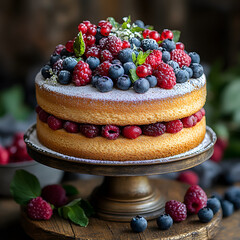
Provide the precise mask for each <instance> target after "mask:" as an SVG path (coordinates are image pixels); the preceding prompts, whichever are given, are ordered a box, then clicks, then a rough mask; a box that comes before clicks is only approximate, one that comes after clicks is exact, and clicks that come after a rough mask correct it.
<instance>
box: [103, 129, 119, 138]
mask: <svg viewBox="0 0 240 240" xmlns="http://www.w3.org/2000/svg"><path fill="white" fill-rule="evenodd" d="M119 134H120V129H119V127H117V126H114V125H106V126H105V127H103V128H102V136H103V137H105V138H107V139H110V140H115V139H117V138H118V136H119Z"/></svg>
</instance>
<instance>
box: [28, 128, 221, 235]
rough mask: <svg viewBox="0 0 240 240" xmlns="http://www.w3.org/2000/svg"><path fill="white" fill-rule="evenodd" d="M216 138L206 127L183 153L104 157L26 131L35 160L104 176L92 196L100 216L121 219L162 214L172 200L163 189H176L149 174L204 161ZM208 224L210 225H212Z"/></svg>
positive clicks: (120, 220) (216, 217) (121, 220)
mask: <svg viewBox="0 0 240 240" xmlns="http://www.w3.org/2000/svg"><path fill="white" fill-rule="evenodd" d="M215 141H216V135H215V133H214V132H213V130H212V129H211V128H209V127H207V131H206V134H205V138H204V140H203V142H202V143H201V144H200V145H199V146H198V147H196V148H194V149H192V150H190V151H188V152H186V153H183V154H179V155H175V156H171V157H168V158H160V159H153V160H141V161H103V160H91V159H82V158H76V157H72V156H67V155H63V154H60V153H58V152H55V151H53V150H50V149H48V148H46V147H45V146H43V145H42V144H41V143H40V142H39V141H38V138H37V135H36V126H35V125H33V126H32V127H31V128H29V129H28V131H27V132H26V134H25V142H26V144H27V149H28V153H29V154H30V156H31V157H32V158H33V159H35V160H36V161H38V162H40V163H42V164H44V165H47V166H50V167H53V168H58V169H61V170H65V171H70V172H78V173H83V174H92V175H100V176H105V177H104V180H103V182H102V183H101V184H100V185H99V186H94V190H93V191H92V193H91V194H90V196H89V199H90V201H91V202H92V203H93V205H94V207H95V209H96V212H97V216H98V217H99V218H100V219H104V220H107V221H118V222H129V221H130V219H131V218H132V217H133V216H136V215H141V216H144V217H145V218H147V219H154V218H156V217H157V216H159V215H160V214H161V213H162V212H163V210H164V205H165V202H166V200H170V199H166V196H165V195H164V193H161V189H168V190H169V191H171V188H172V189H173V190H174V191H176V189H175V188H174V187H173V185H168V184H169V183H168V181H163V185H161V184H160V185H159V180H158V184H154V180H150V179H149V178H148V176H149V175H156V174H164V173H170V172H177V171H181V170H185V169H188V168H191V167H194V166H196V165H198V164H201V163H202V162H204V161H206V160H207V159H209V158H210V157H211V155H212V153H213V146H214V144H215ZM97 185H98V184H97ZM82 188H84V187H82ZM80 189H81V187H80ZM80 191H81V190H80ZM183 195H184V194H183ZM183 195H182V198H183ZM177 200H178V199H177ZM179 200H182V199H179ZM25 219H26V218H25ZM214 219H215V222H214V224H213V227H214V225H215V227H217V225H218V224H217V223H219V222H220V219H221V214H220V213H219V214H217V216H215V217H214ZM205 225H206V224H205ZM195 227H196V226H195ZM206 227H208V228H209V229H210V227H209V226H207V225H206ZM201 228H202V226H201ZM191 231H192V230H191ZM73 239H74V238H73ZM79 239H81V238H79ZM83 239H85V238H83ZM113 239H117V238H113ZM170 239H171V238H170ZM172 239H180V238H172ZM189 239H192V238H189ZM202 239H208V238H202Z"/></svg>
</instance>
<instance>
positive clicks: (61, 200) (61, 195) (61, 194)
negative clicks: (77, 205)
mask: <svg viewBox="0 0 240 240" xmlns="http://www.w3.org/2000/svg"><path fill="white" fill-rule="evenodd" d="M41 196H42V198H43V199H44V200H46V201H47V202H49V203H51V204H53V205H54V206H55V207H61V206H63V205H65V204H66V203H67V201H68V199H67V196H66V191H65V189H64V188H63V187H62V186H61V185H59V184H53V185H48V186H46V187H44V188H43V189H42V194H41Z"/></svg>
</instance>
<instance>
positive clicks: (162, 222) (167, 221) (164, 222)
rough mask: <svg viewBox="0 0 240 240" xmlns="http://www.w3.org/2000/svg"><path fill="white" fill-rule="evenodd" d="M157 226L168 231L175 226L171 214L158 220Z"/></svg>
mask: <svg viewBox="0 0 240 240" xmlns="http://www.w3.org/2000/svg"><path fill="white" fill-rule="evenodd" d="M157 225H158V227H159V229H161V230H168V229H169V228H170V227H171V226H172V225H173V219H172V218H171V216H170V215H169V214H164V215H161V216H159V217H158V218H157Z"/></svg>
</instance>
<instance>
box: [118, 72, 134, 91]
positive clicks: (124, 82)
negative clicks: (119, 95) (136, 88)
mask: <svg viewBox="0 0 240 240" xmlns="http://www.w3.org/2000/svg"><path fill="white" fill-rule="evenodd" d="M131 85H132V82H131V80H130V78H129V76H128V75H123V76H121V77H119V78H118V79H117V87H118V88H119V89H121V90H128V89H129V88H130V87H131Z"/></svg>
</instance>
